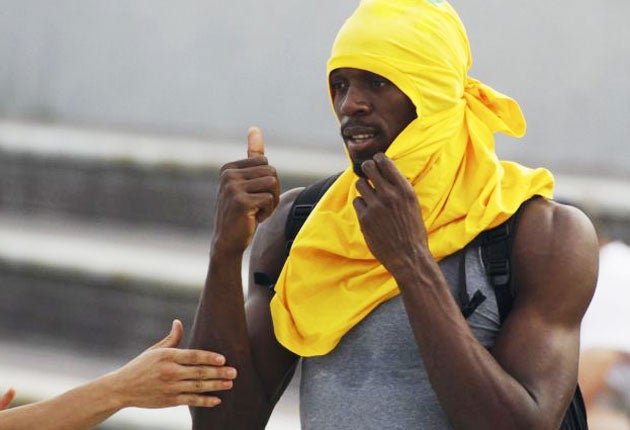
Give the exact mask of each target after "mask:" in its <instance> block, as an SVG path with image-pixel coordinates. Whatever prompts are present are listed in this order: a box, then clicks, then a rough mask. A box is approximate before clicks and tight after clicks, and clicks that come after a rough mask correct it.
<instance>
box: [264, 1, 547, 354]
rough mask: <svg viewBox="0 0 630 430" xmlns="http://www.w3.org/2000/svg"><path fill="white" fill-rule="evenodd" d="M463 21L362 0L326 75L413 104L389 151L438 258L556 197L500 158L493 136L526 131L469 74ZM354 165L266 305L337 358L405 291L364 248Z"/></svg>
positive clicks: (295, 343) (442, 12)
mask: <svg viewBox="0 0 630 430" xmlns="http://www.w3.org/2000/svg"><path fill="white" fill-rule="evenodd" d="M470 65H471V59H470V48H469V45H468V39H467V36H466V31H465V29H464V27H463V24H462V23H461V21H460V20H459V17H458V16H457V14H456V12H455V11H454V10H453V9H452V7H451V6H450V5H449V4H448V3H447V2H446V1H429V0H396V1H393V0H363V1H362V2H361V4H360V5H359V7H358V8H357V10H356V11H355V12H354V14H353V15H352V16H351V17H350V18H349V19H348V20H347V21H346V22H345V24H344V25H343V27H342V28H341V30H340V32H339V34H338V36H337V39H336V40H335V43H334V45H333V50H332V54H331V57H330V59H329V61H328V73H329V74H330V72H331V71H332V70H335V69H337V68H342V67H344V68H348V67H349V68H357V69H363V70H368V71H370V72H372V73H376V74H379V75H381V76H384V77H386V78H387V79H389V80H390V81H391V82H393V83H394V84H395V85H396V86H397V87H398V88H399V89H400V90H401V91H402V92H403V93H405V94H406V95H407V96H408V97H409V99H410V100H411V101H412V102H413V104H414V106H415V107H416V113H417V118H416V119H415V120H413V121H412V122H411V123H410V124H409V125H408V126H407V127H406V128H405V129H404V130H403V131H402V132H401V133H400V134H399V135H398V136H397V137H396V139H395V140H394V141H393V142H392V143H391V145H390V146H389V148H388V149H387V151H386V155H387V156H388V157H390V158H391V159H392V160H393V161H394V163H395V165H396V167H397V168H398V169H399V170H400V171H401V173H402V174H403V175H404V176H405V177H406V178H407V179H408V180H409V181H410V183H411V184H412V186H413V188H414V190H415V192H416V195H417V197H418V201H419V203H420V207H421V209H422V218H423V221H424V224H425V227H426V230H427V239H428V245H429V249H430V251H431V253H432V255H433V256H434V258H435V259H436V260H438V261H439V260H440V259H442V258H444V257H445V256H447V255H450V254H452V253H454V252H457V251H458V250H460V249H462V248H464V247H465V246H466V245H467V244H468V243H469V242H470V241H471V240H473V239H474V238H475V237H476V236H477V235H478V234H479V233H480V232H482V231H483V230H486V229H489V228H492V227H494V226H497V225H499V224H500V223H502V222H503V221H505V220H507V219H508V218H509V217H510V216H511V215H512V214H513V213H515V212H516V210H517V209H518V207H519V206H520V204H521V203H522V202H524V201H525V200H527V199H529V198H530V197H531V196H533V195H542V196H544V197H551V195H552V191H553V178H552V176H551V174H550V173H549V172H548V171H547V170H545V169H536V170H532V169H528V168H526V167H523V166H520V165H518V164H516V163H511V162H506V161H499V160H498V158H497V156H496V154H495V151H494V135H493V134H494V133H495V132H497V131H501V132H504V133H506V134H509V135H511V136H517V137H518V136H522V135H523V134H524V133H525V119H524V118H523V114H522V113H521V110H520V108H519V106H518V104H517V103H516V102H515V101H514V100H512V99H511V98H509V97H507V96H505V95H503V94H501V93H499V92H497V91H495V90H493V89H492V88H490V87H488V86H486V85H484V84H482V83H480V82H479V81H476V80H474V79H472V78H469V77H468V75H467V73H468V69H469V68H470ZM355 182H356V176H355V175H354V173H353V171H352V168H351V167H349V168H348V169H347V170H346V171H345V172H344V173H343V174H342V175H341V176H340V177H339V178H338V179H337V181H335V183H334V184H333V185H332V186H331V187H330V189H329V190H328V192H327V193H326V194H325V195H324V196H323V197H322V199H321V200H320V201H319V203H318V204H317V205H316V207H315V208H314V210H313V212H312V213H311V215H310V216H309V218H308V219H307V221H306V223H305V224H304V226H303V227H302V229H301V230H300V232H299V233H298V235H297V237H296V239H295V241H294V243H293V246H292V248H291V253H290V255H289V257H288V259H287V261H286V263H285V266H284V268H283V269H282V272H281V273H280V277H279V279H278V282H277V283H276V287H275V290H276V295H275V296H274V298H273V299H272V302H271V314H272V319H273V324H274V331H275V334H276V337H277V339H278V341H279V342H280V343H281V344H282V345H284V346H285V347H286V348H288V349H289V350H291V351H293V352H295V353H296V354H299V355H302V356H314V355H322V354H326V353H328V352H329V351H331V350H332V349H333V348H334V347H335V346H336V345H337V344H338V342H339V341H340V340H341V338H342V337H343V336H344V334H345V333H347V332H348V330H350V329H352V327H353V326H354V325H356V324H357V323H358V322H360V321H361V320H362V319H363V318H365V316H366V315H368V314H369V313H370V312H371V311H372V310H373V309H374V308H375V307H376V306H378V305H379V304H381V303H383V302H384V301H386V300H389V299H390V298H392V297H394V296H395V295H397V294H399V290H398V287H397V285H396V282H395V280H394V279H393V277H392V276H391V274H390V273H389V272H388V271H387V270H386V269H385V268H384V267H383V266H382V265H381V264H380V262H379V261H378V260H376V259H375V258H374V256H373V255H372V254H371V252H370V250H369V249H368V247H367V245H366V243H365V240H364V238H363V234H362V233H361V230H360V227H359V223H358V220H357V217H356V213H355V211H354V207H353V205H352V202H353V200H354V199H355V198H356V197H357V196H358V192H357V190H356V188H355Z"/></svg>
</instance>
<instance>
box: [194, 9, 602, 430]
mask: <svg viewBox="0 0 630 430" xmlns="http://www.w3.org/2000/svg"><path fill="white" fill-rule="evenodd" d="M470 66H471V57H470V48H469V44H468V38H467V36H466V32H465V29H464V27H463V24H462V23H461V21H460V20H459V17H458V16H457V14H456V12H455V11H454V10H453V9H452V7H451V6H450V5H449V4H448V3H447V2H446V1H441V0H431V1H429V0H417V1H394V0H364V1H362V2H361V3H360V5H359V6H358V8H357V10H356V11H355V13H354V14H353V15H352V16H351V17H350V18H349V19H348V20H347V21H346V22H345V24H344V25H343V27H342V28H341V30H340V32H339V34H338V35H337V38H336V40H335V43H334V45H333V49H332V55H331V57H330V59H329V62H328V67H327V73H328V75H327V78H328V84H329V91H330V97H331V101H332V106H333V110H334V112H335V114H336V116H337V118H338V120H339V123H340V131H341V135H342V138H343V141H344V143H345V149H346V153H347V155H348V158H349V167H348V168H347V169H346V170H345V171H344V172H343V173H341V175H340V176H339V177H338V178H337V179H336V180H335V181H334V183H332V184H331V185H330V187H329V188H328V190H327V191H326V192H325V194H324V195H323V196H322V197H321V199H320V200H319V202H318V203H317V204H316V206H315V207H314V208H313V211H312V212H311V213H310V215H308V218H307V219H306V222H305V223H304V225H303V227H302V228H301V229H300V231H299V233H298V234H297V236H296V237H295V241H294V242H292V244H291V243H287V240H288V238H287V235H288V233H286V230H287V219H291V217H293V216H294V215H293V214H292V213H291V212H292V204H293V202H294V201H295V199H296V198H297V196H298V195H299V194H300V192H301V189H294V190H290V191H287V192H286V193H284V194H282V196H279V180H278V175H277V172H276V171H275V169H274V168H273V167H272V166H271V165H270V164H269V163H270V162H269V160H268V159H267V158H266V157H265V156H264V144H263V140H262V135H261V132H260V130H259V129H257V128H252V129H250V131H249V133H248V151H247V158H244V159H241V160H238V161H234V162H232V163H228V164H226V165H225V166H223V168H222V169H221V178H220V186H219V191H218V196H217V206H216V211H217V212H216V217H215V226H214V232H213V233H214V235H213V239H212V245H211V257H210V264H209V268H208V276H207V280H206V285H205V288H204V291H203V293H202V296H201V302H200V306H199V309H198V312H197V316H196V319H195V326H194V329H193V335H192V341H191V345H192V346H193V347H195V348H201V349H210V350H220V351H222V353H224V354H225V356H226V358H227V360H228V362H229V363H230V364H231V365H232V366H234V367H236V368H237V369H238V371H239V383H238V384H235V386H234V389H233V390H231V391H229V392H226V393H221V394H220V395H221V396H222V399H223V401H222V404H221V406H220V407H217V408H213V409H211V410H210V409H202V408H192V417H193V428H194V429H196V430H207V429H211V428H226V429H228V428H230V429H231V428H234V429H244V430H245V429H247V430H250V429H262V428H264V427H265V425H266V423H267V420H268V419H269V416H270V414H271V411H272V410H273V408H274V406H275V404H276V402H277V401H278V399H279V398H280V396H281V394H282V392H283V391H284V389H285V388H286V386H287V384H288V382H289V381H290V379H291V377H292V374H293V371H294V369H295V366H296V365H297V363H298V360H299V359H300V358H301V363H302V373H301V386H300V418H301V425H302V428H303V429H317V430H321V429H335V430H342V429H343V430H356V429H412V428H425V429H433V430H437V429H451V428H456V429H460V428H466V429H484V430H487V429H513V428H521V429H558V428H559V427H560V425H561V422H562V421H563V419H564V417H565V414H566V411H567V408H568V406H569V404H571V401H572V396H573V395H574V392H575V390H576V384H577V372H578V357H579V336H580V322H581V319H582V316H583V315H584V312H585V311H586V309H587V307H588V303H589V301H590V299H591V297H592V294H593V291H594V288H595V283H596V276H597V239H596V235H595V231H594V229H593V226H592V225H591V223H590V221H589V220H588V218H587V217H586V216H585V215H584V214H583V213H582V212H581V211H579V210H577V209H575V208H573V207H569V206H566V205H561V204H559V203H556V202H554V201H553V200H551V196H552V191H553V186H554V181H553V178H552V176H551V174H550V173H549V172H548V171H547V170H545V169H529V168H526V167H524V166H521V165H519V164H517V163H513V162H509V161H500V160H499V159H498V158H497V156H496V154H495V152H494V136H493V133H494V132H497V131H502V132H505V133H507V134H509V135H512V136H522V135H523V134H524V132H525V120H524V118H523V115H522V113H521V110H520V108H519V106H518V104H517V103H516V102H515V101H514V100H512V99H511V98H509V97H507V96H505V95H503V94H500V93H498V92H496V91H494V90H493V89H492V88H490V87H488V86H486V85H484V84H482V83H481V82H479V81H476V80H475V79H472V78H470V77H469V76H468V70H469V68H470ZM305 132H308V130H305ZM296 209H299V208H296ZM515 214H517V215H515ZM508 220H514V224H511V225H512V226H514V227H515V228H516V230H513V231H512V230H510V234H511V235H512V237H513V248H512V249H511V253H510V267H511V270H510V272H508V274H511V275H512V280H513V282H512V283H511V285H510V286H507V285H503V287H504V291H507V292H509V294H512V293H511V292H510V291H512V290H510V289H509V288H510V287H513V291H515V292H514V293H513V303H512V304H513V306H512V309H511V311H510V312H509V314H508V315H507V317H506V319H505V320H503V319H502V315H503V314H501V313H500V308H499V305H498V304H497V302H498V297H499V294H498V293H496V294H495V292H496V290H495V289H494V288H493V285H491V281H490V276H491V275H492V273H491V272H490V271H487V270H486V269H487V267H485V266H484V263H483V260H482V256H481V254H482V245H481V244H480V243H479V241H476V240H475V239H476V238H477V237H479V235H481V234H482V233H484V232H486V231H491V230H493V229H494V228H495V227H498V226H502V225H505V224H504V223H505V222H507V221H508ZM516 220H518V224H516ZM263 221H264V222H263ZM258 223H260V224H258ZM484 237H487V236H484ZM250 241H251V257H250V264H249V268H250V276H249V289H248V297H247V300H246V301H245V297H244V295H243V286H242V279H241V264H242V257H243V253H244V251H245V249H246V247H247V246H248V245H249V243H250ZM287 245H290V253H289V255H288V257H287V256H286V253H287V249H288V247H287ZM484 249H486V248H484ZM505 254H507V252H506V253H505ZM285 258H286V263H285ZM581 418H583V416H581ZM580 425H581V423H580Z"/></svg>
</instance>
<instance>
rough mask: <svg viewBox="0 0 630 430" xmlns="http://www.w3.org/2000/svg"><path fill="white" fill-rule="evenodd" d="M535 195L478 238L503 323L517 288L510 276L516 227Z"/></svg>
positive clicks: (510, 308)
mask: <svg viewBox="0 0 630 430" xmlns="http://www.w3.org/2000/svg"><path fill="white" fill-rule="evenodd" d="M536 198H538V196H534V197H532V198H530V199H528V200H526V201H525V202H523V203H522V204H521V206H520V207H519V208H518V209H517V211H516V213H515V214H514V215H512V216H511V217H510V218H508V220H507V221H505V222H504V223H503V224H500V225H498V226H497V227H494V228H492V229H490V230H486V231H484V232H482V233H481V234H480V235H479V236H478V238H477V239H476V241H477V240H478V241H479V245H480V246H481V258H482V259H483V264H484V267H485V269H486V275H487V276H488V280H489V281H490V284H491V285H492V287H493V288H494V293H495V296H496V298H497V307H498V308H499V318H500V321H501V324H503V322H504V321H505V319H506V318H507V316H508V314H509V313H510V311H511V310H512V302H513V301H514V293H515V289H514V285H513V282H512V276H511V271H512V267H511V263H510V258H511V256H512V248H513V246H514V238H515V237H516V228H517V227H518V222H519V220H520V218H521V214H522V213H523V210H524V209H525V207H526V206H527V205H528V204H529V202H531V201H532V200H534V199H536Z"/></svg>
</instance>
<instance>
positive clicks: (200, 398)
mask: <svg viewBox="0 0 630 430" xmlns="http://www.w3.org/2000/svg"><path fill="white" fill-rule="evenodd" d="M182 336H183V327H182V323H181V322H180V321H179V320H175V321H173V326H172V328H171V332H170V333H169V334H168V335H167V336H166V337H165V338H164V339H162V340H161V341H160V342H158V343H156V344H155V345H153V346H152V347H150V348H149V349H147V350H146V351H144V352H143V353H142V354H140V355H138V356H137V357H136V358H135V359H133V360H132V361H130V362H129V363H127V364H126V365H124V366H123V367H121V368H119V369H117V370H115V371H113V372H111V373H108V374H107V375H104V376H102V377H100V378H98V379H96V380H94V381H92V382H90V383H87V384H85V385H82V386H80V387H77V388H74V389H72V390H70V391H67V392H66V393H63V394H61V395H59V396H57V397H55V398H52V399H50V400H44V401H41V402H37V403H33V404H29V405H24V406H19V407H16V408H12V409H6V408H7V407H8V405H9V403H10V402H11V401H12V400H13V397H14V396H15V390H13V389H9V390H8V391H7V392H6V393H5V394H4V395H2V397H0V430H25V429H38V430H82V429H90V428H92V427H94V426H95V425H97V424H99V423H101V422H102V421H104V420H106V419H107V418H109V417H110V416H111V415H113V414H115V413H116V412H118V411H119V410H121V409H123V408H128V407H138V408H165V407H169V406H177V405H189V406H197V407H214V406H216V405H218V404H219V403H220V399H219V398H218V397H216V396H213V395H211V394H210V392H215V391H223V390H229V389H230V388H231V387H232V383H233V379H234V378H235V377H236V370H235V369H234V368H231V367H227V366H225V357H223V356H222V355H220V354H216V353H214V352H209V351H199V350H189V349H178V348H177V346H178V345H179V343H180V341H181V339H182ZM3 409H4V410H3Z"/></svg>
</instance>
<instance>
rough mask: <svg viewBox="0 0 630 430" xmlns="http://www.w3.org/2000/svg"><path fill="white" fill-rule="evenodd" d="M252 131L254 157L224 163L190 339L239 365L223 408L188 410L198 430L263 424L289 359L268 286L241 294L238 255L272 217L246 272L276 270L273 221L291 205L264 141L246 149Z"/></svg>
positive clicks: (278, 236)
mask: <svg viewBox="0 0 630 430" xmlns="http://www.w3.org/2000/svg"><path fill="white" fill-rule="evenodd" d="M257 133H258V134H257ZM257 133H254V135H252V133H251V132H250V136H249V147H250V149H249V151H248V155H250V156H251V155H253V156H251V157H250V158H248V159H245V160H240V161H237V162H234V163H229V164H227V165H226V166H224V168H223V169H222V175H221V184H220V188H219V198H218V199H217V216H216V220H217V221H216V223H215V227H214V238H213V243H212V250H211V256H210V265H209V269H208V276H207V279H206V285H205V288H204V291H203V293H202V296H201V300H200V303H199V309H198V311H197V315H196V318H195V327H194V330H193V338H192V345H193V347H195V348H201V349H208V350H217V351H221V352H222V353H223V354H224V355H225V356H226V357H227V362H228V363H229V364H230V365H231V366H234V367H235V368H236V369H238V378H237V380H236V381H235V383H234V387H233V389H232V390H230V392H226V393H223V395H222V400H223V401H222V405H221V407H219V408H214V409H213V410H212V411H210V410H207V409H200V408H192V409H191V413H192V419H193V428H194V429H198V430H204V429H214V428H243V429H258V428H260V429H262V428H264V426H265V424H266V423H267V420H268V419H269V415H270V414H271V410H272V409H273V406H274V404H275V402H276V401H277V396H276V394H277V391H278V387H279V386H280V385H281V383H282V379H283V378H284V377H285V375H287V374H288V373H290V369H291V366H292V364H293V363H294V361H295V360H294V359H293V358H292V356H291V354H289V353H288V352H287V351H286V350H284V348H282V347H280V345H279V344H278V343H277V342H276V340H275V337H274V335H273V331H272V330H271V318H270V315H269V301H270V300H271V293H270V292H269V291H266V290H265V288H264V287H262V286H259V285H255V284H254V283H253V281H250V289H249V297H248V301H247V305H245V300H244V296H243V287H242V280H241V261H242V256H243V252H244V250H245V248H246V246H247V244H248V243H249V241H250V239H251V238H252V235H253V233H254V230H255V228H256V224H257V222H260V221H262V220H264V219H267V218H268V217H270V218H269V219H267V221H265V222H264V223H262V224H261V225H260V226H259V227H258V231H257V232H256V236H255V238H254V240H253V243H252V249H251V261H250V267H251V271H254V270H261V271H264V272H266V273H269V274H273V273H277V272H278V271H279V270H280V267H281V264H282V261H283V260H282V259H281V256H282V254H281V253H280V252H279V250H282V251H283V250H284V248H283V245H284V239H283V238H284V231H283V230H280V227H279V226H280V225H284V219H286V214H287V212H288V209H287V204H288V206H289V207H290V202H288V198H287V197H285V196H283V199H282V200H281V201H279V198H278V189H279V186H278V178H277V175H276V172H275V170H274V169H273V168H272V167H271V166H269V165H268V163H267V160H266V158H264V157H263V156H262V152H263V149H264V148H263V147H262V141H260V148H259V150H257V151H252V149H251V148H252V146H255V144H256V142H257V139H259V138H260V136H259V132H257ZM287 195H288V196H289V197H290V196H291V195H292V193H291V192H289V193H287ZM287 202H288V203H287ZM278 204H279V208H278V210H276V207H277V206H278ZM283 216H284V219H283V218H282V217H283ZM279 232H280V233H279ZM279 266H280V267H279ZM250 277H251V276H250Z"/></svg>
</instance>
